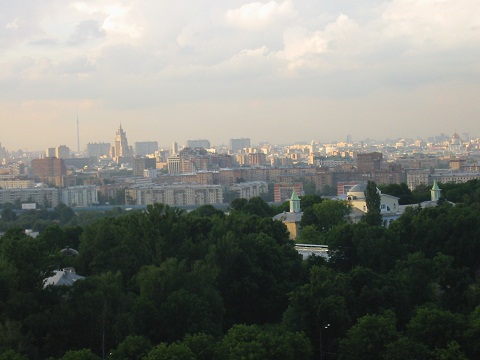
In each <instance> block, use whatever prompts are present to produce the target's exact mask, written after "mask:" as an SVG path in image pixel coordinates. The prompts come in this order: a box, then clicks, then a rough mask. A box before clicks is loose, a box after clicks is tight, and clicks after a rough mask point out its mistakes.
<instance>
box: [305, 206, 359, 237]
mask: <svg viewBox="0 0 480 360" xmlns="http://www.w3.org/2000/svg"><path fill="white" fill-rule="evenodd" d="M312 210H313V213H314V214H315V217H316V219H317V223H316V224H315V225H316V226H317V228H318V229H319V230H320V231H323V232H327V231H328V230H330V229H331V228H332V227H334V226H336V225H340V224H344V223H345V222H346V219H345V217H346V216H347V215H348V214H349V213H350V210H351V208H350V205H349V204H348V203H347V202H346V201H343V200H330V199H324V200H323V201H322V202H321V203H318V204H314V205H313V206H312Z"/></svg>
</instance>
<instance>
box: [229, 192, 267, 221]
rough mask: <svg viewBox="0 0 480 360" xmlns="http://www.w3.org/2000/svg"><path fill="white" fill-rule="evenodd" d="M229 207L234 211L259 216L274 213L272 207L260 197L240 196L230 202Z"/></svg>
mask: <svg viewBox="0 0 480 360" xmlns="http://www.w3.org/2000/svg"><path fill="white" fill-rule="evenodd" d="M230 208H231V209H232V210H235V211H240V212H243V213H245V214H249V215H255V216H260V217H271V216H273V215H275V214H274V210H273V208H271V207H270V206H269V205H268V204H267V203H266V202H265V201H264V200H262V198H260V197H252V198H250V199H249V200H247V199H242V198H239V199H235V200H233V201H232V202H231V203H230Z"/></svg>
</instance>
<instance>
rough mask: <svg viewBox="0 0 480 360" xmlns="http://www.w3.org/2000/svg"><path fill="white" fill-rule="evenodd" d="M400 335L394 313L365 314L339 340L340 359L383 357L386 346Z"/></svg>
mask: <svg viewBox="0 0 480 360" xmlns="http://www.w3.org/2000/svg"><path fill="white" fill-rule="evenodd" d="M399 337H400V333H399V332H398V331H397V329H396V319H395V315H394V314H393V313H391V312H386V313H385V314H383V315H365V316H363V317H361V318H360V319H358V321H357V323H356V324H355V325H354V326H353V327H352V328H350V330H348V332H347V336H346V338H345V339H343V340H342V341H341V342H340V350H339V358H340V359H349V360H350V359H352V360H353V359H372V360H373V359H383V353H384V352H385V350H386V348H387V346H388V345H389V344H391V343H393V342H395V341H396V340H398V338H399Z"/></svg>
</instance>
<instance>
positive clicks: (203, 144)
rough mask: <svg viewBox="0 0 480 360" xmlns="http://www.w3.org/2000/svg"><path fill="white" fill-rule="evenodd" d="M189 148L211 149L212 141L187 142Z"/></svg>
mask: <svg viewBox="0 0 480 360" xmlns="http://www.w3.org/2000/svg"><path fill="white" fill-rule="evenodd" d="M187 147H189V148H204V149H210V141H208V140H206V139H198V140H187Z"/></svg>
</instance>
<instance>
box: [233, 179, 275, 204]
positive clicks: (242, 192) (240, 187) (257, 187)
mask: <svg viewBox="0 0 480 360" xmlns="http://www.w3.org/2000/svg"><path fill="white" fill-rule="evenodd" d="M230 191H231V192H233V193H235V194H236V195H237V196H238V197H239V198H242V199H247V200H248V199H251V198H253V197H256V196H260V195H262V194H265V193H268V184H267V183H266V182H264V181H250V182H243V183H238V184H233V185H232V186H230Z"/></svg>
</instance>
